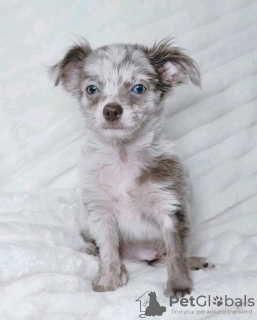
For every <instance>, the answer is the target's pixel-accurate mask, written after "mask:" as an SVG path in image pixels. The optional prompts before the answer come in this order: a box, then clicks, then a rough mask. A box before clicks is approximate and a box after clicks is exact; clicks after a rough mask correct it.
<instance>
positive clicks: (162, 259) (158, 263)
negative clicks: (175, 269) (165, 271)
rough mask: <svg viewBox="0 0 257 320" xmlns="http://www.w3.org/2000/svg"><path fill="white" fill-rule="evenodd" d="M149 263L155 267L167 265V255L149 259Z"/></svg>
mask: <svg viewBox="0 0 257 320" xmlns="http://www.w3.org/2000/svg"><path fill="white" fill-rule="evenodd" d="M148 264H149V265H150V266H151V267H154V268H164V267H166V255H162V256H161V257H160V258H159V259H154V260H151V261H148Z"/></svg>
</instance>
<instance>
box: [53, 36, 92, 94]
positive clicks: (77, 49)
mask: <svg viewBox="0 0 257 320" xmlns="http://www.w3.org/2000/svg"><path fill="white" fill-rule="evenodd" d="M91 52H92V48H91V46H90V44H89V43H88V42H87V41H86V40H85V39H83V41H80V43H77V44H75V45H74V46H72V47H71V48H70V49H69V50H68V52H67V53H66V54H65V56H64V57H63V59H62V60H61V61H59V62H58V63H57V64H55V65H54V66H52V67H50V68H49V70H48V73H49V75H50V77H51V78H52V79H53V81H54V86H55V87H56V86H58V85H59V83H61V84H62V85H63V87H64V88H65V90H66V91H68V92H70V93H71V94H72V95H75V96H76V95H77V94H78V90H79V83H80V78H81V72H82V68H83V62H84V60H85V58H86V57H87V56H88V55H89V54H90V53H91Z"/></svg>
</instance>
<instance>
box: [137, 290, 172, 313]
mask: <svg viewBox="0 0 257 320" xmlns="http://www.w3.org/2000/svg"><path fill="white" fill-rule="evenodd" d="M136 301H138V302H139V303H140V304H139V307H140V309H139V310H140V312H141V313H140V315H139V317H140V318H145V317H149V316H150V317H155V316H162V314H163V313H164V312H166V307H165V306H161V305H160V303H159V302H158V300H157V297H156V293H155V291H146V292H145V293H144V294H142V296H140V297H139V298H137V300H136Z"/></svg>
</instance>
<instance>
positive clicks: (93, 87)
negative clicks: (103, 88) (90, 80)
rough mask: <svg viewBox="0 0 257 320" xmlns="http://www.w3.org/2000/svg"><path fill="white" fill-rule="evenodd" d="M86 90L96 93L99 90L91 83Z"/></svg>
mask: <svg viewBox="0 0 257 320" xmlns="http://www.w3.org/2000/svg"><path fill="white" fill-rule="evenodd" d="M87 92H88V93H89V94H96V93H97V92H99V90H98V89H97V87H96V86H93V85H91V86H88V87H87Z"/></svg>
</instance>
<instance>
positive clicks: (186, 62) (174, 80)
mask: <svg viewBox="0 0 257 320" xmlns="http://www.w3.org/2000/svg"><path fill="white" fill-rule="evenodd" d="M147 55H148V58H149V60H150V62H151V64H152V65H153V67H154V69H155V71H156V72H157V74H158V78H159V85H158V87H159V89H160V90H161V91H162V92H167V91H169V89H171V88H172V87H174V86H175V85H177V84H180V83H186V82H187V81H188V80H190V81H191V82H192V83H193V84H194V85H196V86H199V87H200V86H201V76H200V72H199V70H198V66H197V64H196V63H195V61H194V60H193V59H191V58H190V57H189V56H188V55H186V54H185V53H184V52H183V51H182V50H181V49H179V48H178V47H173V46H172V43H171V40H170V39H164V40H162V41H161V42H159V43H157V44H154V45H153V47H151V48H148V49H147Z"/></svg>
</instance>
